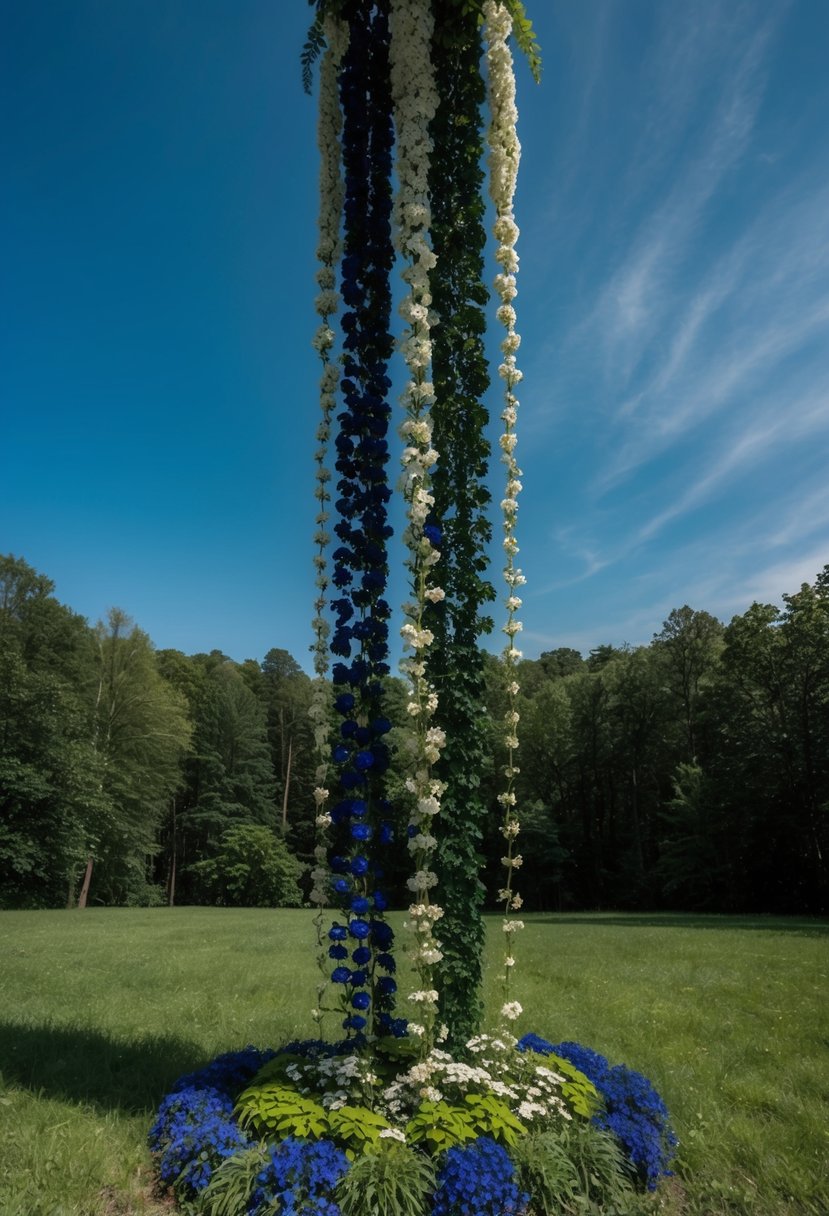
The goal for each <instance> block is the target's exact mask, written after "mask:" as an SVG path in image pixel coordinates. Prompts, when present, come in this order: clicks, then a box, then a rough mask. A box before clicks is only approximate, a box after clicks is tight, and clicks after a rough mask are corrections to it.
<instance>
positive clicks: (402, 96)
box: [389, 0, 446, 1052]
mask: <svg viewBox="0 0 829 1216" xmlns="http://www.w3.org/2000/svg"><path fill="white" fill-rule="evenodd" d="M389 27H390V32H391V41H390V64H391V89H392V100H393V104H394V121H395V127H396V132H397V154H396V168H397V175H398V182H399V187H398V192H397V197H396V200H395V206H394V226H395V245H396V248H397V250H398V252H399V253H400V254H401V255H402V256H403V258H404V259H405V260H406V263H407V264H406V268H405V269H404V270H403V272H402V277H403V279H404V280H405V282H406V283H407V284H408V287H409V293H408V295H407V296H406V298H405V299H404V300H403V303H402V304H401V305H400V314H401V316H402V317H403V319H404V322H405V326H406V327H405V330H404V333H403V336H402V338H401V340H400V344H399V345H400V349H401V350H402V352H403V357H404V358H405V360H406V365H407V367H408V371H409V377H410V379H409V382H408V383H407V385H406V389H405V392H404V393H403V395H402V397H401V402H402V404H403V407H404V409H405V411H406V418H405V421H404V422H403V423H402V425H401V427H400V435H401V438H402V439H403V442H404V444H405V447H404V450H403V455H402V464H403V476H402V490H403V495H404V498H405V501H406V504H407V511H406V514H407V520H408V526H407V528H406V531H405V533H404V542H405V544H406V546H407V549H408V558H407V562H406V565H407V567H408V570H409V573H410V576H411V588H412V595H413V599H412V601H411V602H410V603H407V604H405V605H404V606H403V611H404V613H405V615H406V617H407V620H406V622H405V624H404V625H403V627H402V629H401V631H400V633H401V636H402V638H403V644H404V648H405V649H406V650H407V651H413V652H414V654H413V655H412V656H407V657H406V658H405V659H404V661H403V664H402V670H403V671H404V672H405V674H406V675H407V676H408V679H409V701H408V714H409V718H408V721H409V725H410V730H409V734H408V738H407V741H406V745H407V747H408V750H409V753H410V759H411V764H412V775H411V776H410V777H409V778H408V780H407V782H406V788H407V790H408V792H409V793H410V794H411V796H412V803H413V811H412V815H411V835H410V839H409V851H410V853H411V854H412V859H413V862H414V867H415V873H414V874H413V876H412V877H411V878H410V879H409V880H408V887H409V890H410V891H412V892H413V894H414V896H415V901H414V903H412V905H411V906H410V908H409V915H410V917H411V921H410V922H408V927H409V928H410V929H411V930H412V931H413V933H414V945H413V948H412V950H411V957H412V962H413V964H414V967H415V970H416V972H417V976H418V980H419V983H420V988H419V990H418V991H417V992H413V993H410V995H409V999H410V1000H411V1001H413V1002H414V1003H415V1004H417V1005H419V1007H420V1011H421V1012H420V1020H419V1021H413V1022H410V1023H409V1033H410V1034H413V1035H415V1036H417V1037H419V1038H420V1039H421V1041H422V1044H423V1050H424V1051H426V1052H428V1051H429V1050H430V1049H431V1048H432V1046H433V1045H434V1041H435V1021H436V1014H437V1001H438V993H437V991H436V990H435V988H434V983H433V978H432V976H433V967H434V966H435V965H436V964H437V963H438V962H440V960H441V958H442V957H443V955H442V954H441V951H440V948H439V943H438V942H437V941H436V939H435V937H434V933H433V929H434V925H435V922H436V921H437V920H438V919H440V917H441V916H442V915H443V910H442V909H441V908H440V907H438V905H437V904H435V903H432V902H431V901H430V898H429V892H430V890H431V889H432V888H433V887H434V886H435V884H436V882H437V876H436V874H435V873H434V871H433V870H432V869H431V868H430V866H431V864H432V861H431V859H432V856H433V853H434V849H435V847H436V844H437V841H436V839H435V837H434V836H433V835H432V833H431V831H430V825H431V822H432V818H433V816H434V815H436V814H437V813H438V812H439V810H440V798H441V795H442V794H443V792H444V789H445V787H444V785H443V783H442V782H440V781H438V780H436V779H435V778H433V776H432V766H433V765H434V764H435V762H436V761H437V760H438V758H439V757H440V752H441V748H442V747H443V746H444V744H445V742H446V740H445V736H444V733H443V731H442V730H440V729H439V728H438V727H435V726H430V725H429V723H430V719H431V718H432V716H433V715H434V712H435V710H436V709H437V703H438V702H437V695H436V693H435V691H434V688H433V687H432V686H431V684H430V682H429V680H428V677H427V664H426V655H427V652H428V649H429V646H430V645H431V643H432V641H433V637H432V633H431V631H430V630H428V629H426V628H424V624H423V616H424V611H425V608H426V604H427V602H429V601H432V602H437V601H439V600H441V599H443V598H444V592H443V590H442V589H441V588H440V587H438V586H436V585H435V584H434V583H433V581H432V578H433V573H432V572H433V569H434V566H435V564H436V563H437V562H438V560H439V559H440V552H439V550H438V548H437V546H436V545H435V544H434V543H433V542H432V540H431V539H430V537H429V535H428V526H427V521H428V518H429V512H430V510H431V508H432V507H433V506H434V498H433V496H432V494H431V493H430V476H429V470H430V468H431V467H432V465H433V464H434V463H435V461H436V460H437V452H436V451H435V450H434V448H433V447H432V426H431V420H430V415H429V406H430V405H431V403H432V402H433V401H434V388H433V386H432V384H431V383H430V382H429V380H428V371H429V366H430V363H431V359H432V343H431V339H430V331H431V326H432V324H433V323H434V321H435V317H434V314H433V313H432V312H431V311H430V305H431V302H432V297H431V293H430V288H429V271H430V270H431V269H432V267H433V266H434V265H435V255H434V253H433V252H432V249H431V246H430V244H429V239H428V234H429V227H430V223H431V212H430V208H429V193H428V184H429V162H430V157H431V152H432V141H431V138H430V136H429V124H430V122H431V120H432V118H433V117H434V114H435V112H436V110H437V106H438V100H439V99H438V92H437V88H436V86H435V80H434V73H433V70H432V63H431V41H432V31H433V27H434V18H433V14H432V5H431V2H430V0H392V2H391V10H390V14H389Z"/></svg>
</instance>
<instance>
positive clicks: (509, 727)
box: [484, 0, 526, 1022]
mask: <svg viewBox="0 0 829 1216" xmlns="http://www.w3.org/2000/svg"><path fill="white" fill-rule="evenodd" d="M484 16H485V20H486V24H485V30H486V40H487V67H488V81H489V90H488V92H489V109H490V115H491V120H490V130H489V192H490V197H491V199H492V202H493V204H494V207H495V214H496V220H495V226H494V230H493V231H494V235H495V238H496V240H497V241H498V242H499V244H498V249H497V251H496V254H495V259H496V261H497V262H498V264H499V266H500V267H501V269H500V271H499V273H498V275H497V276H496V280H495V288H496V291H497V292H498V295H499V297H500V300H501V304H500V307H499V308H498V313H497V316H498V320H499V321H500V322H501V324H502V325H503V326H504V328H505V329H506V337H505V338H504V340H503V341H502V343H501V351H502V353H503V356H504V359H503V362H502V363H501V365H500V367H499V368H498V372H499V375H500V376H501V378H502V380H503V381H504V398H505V405H504V409H503V412H502V414H501V418H502V420H503V423H504V430H503V434H502V435H501V438H500V441H499V442H500V446H501V453H502V455H501V459H502V461H503V463H504V464H505V465H506V467H507V483H506V490H505V494H504V498H503V501H502V502H501V510H502V512H503V524H504V541H503V547H504V553H505V555H506V566H505V568H504V580H505V582H506V584H507V589H508V595H507V599H506V608H507V622H506V624H505V625H504V626H503V632H504V633H505V634H506V635H507V644H506V647H505V649H504V653H503V658H504V662H505V663H506V665H507V668H508V671H509V672H510V673H514V670H515V666H516V664H517V663H518V662H519V660H520V659H521V657H522V656H521V651H520V650H519V649H518V648H517V647H516V645H515V635H516V634H517V633H519V632H520V630H521V622H520V621H518V620H517V619H516V616H515V613H516V611H517V610H518V609H519V608H520V607H521V599H520V597H519V596H518V595H517V594H516V592H517V591H518V589H519V587H521V586H522V585H523V583H524V582H525V581H526V580H525V578H524V575H523V574H522V573H521V571H520V570H519V569H518V567H517V566H516V564H515V558H516V556H517V554H518V542H517V540H516V537H515V529H516V515H517V512H518V495H519V493H520V492H521V488H522V487H521V480H520V478H521V470H520V468H519V467H518V463H517V461H516V459H515V447H516V444H517V439H518V437H517V435H516V430H515V428H516V423H517V420H518V398H517V397H516V396H515V392H514V389H515V387H516V385H517V384H518V383H519V382H520V381H521V379H522V373H521V371H520V370H519V369H518V367H517V365H516V358H515V352H516V351H517V350H518V347H519V345H520V342H521V339H520V337H519V335H518V334H517V333H516V330H515V322H516V313H515V308H514V306H513V303H512V301H513V300H514V298H515V296H516V285H515V278H516V274H517V272H518V254H517V253H516V252H515V245H516V242H517V240H518V225H517V224H516V223H515V218H514V215H513V200H514V197H515V186H516V182H517V180H518V164H519V160H520V156H521V145H520V143H519V141H518V134H517V131H516V123H517V120H518V110H517V108H516V105H515V73H514V71H513V63H512V53H511V52H510V49H509V45H508V43H507V38H508V37H509V34H510V32H511V30H512V20H511V18H510V15H509V13H508V11H507V9H506V8H505V6H504V5H503V4H501V3H499V2H498V0H486V3H485V5H484ZM519 691H520V689H519V685H518V682H517V680H516V679H515V676H514V674H511V677H510V678H509V681H508V683H507V696H508V706H509V708H508V709H507V712H506V715H505V718H504V725H505V727H506V734H505V736H504V743H505V746H506V750H507V764H506V767H505V769H504V775H505V777H506V788H505V789H504V790H503V791H502V792H501V793H500V794H499V795H498V801H499V803H500V804H501V806H502V808H503V813H504V822H503V824H502V826H501V833H502V835H503V836H504V839H505V841H506V855H505V856H504V857H503V858H502V863H503V865H504V866H505V868H506V881H505V883H504V886H503V888H502V889H501V890H500V891H499V893H498V894H499V899H500V900H501V901H502V903H503V905H504V920H503V930H504V935H505V944H506V949H505V952H504V972H503V997H504V1000H503V1004H502V1007H501V1017H502V1019H503V1021H505V1022H513V1021H515V1019H516V1018H517V1017H518V1016H519V1015H520V1014H521V1005H520V1004H519V1003H518V1001H512V1000H510V995H511V993H510V977H511V975H512V968H513V966H514V964H515V948H514V939H515V934H516V932H517V931H518V930H519V929H523V927H524V925H523V921H520V920H515V919H512V918H511V917H510V913H511V912H515V911H517V910H518V909H519V908H520V907H521V896H520V895H519V894H518V892H517V891H516V890H515V889H514V887H513V875H514V873H515V871H516V869H518V867H519V866H520V865H521V860H522V859H521V854H520V853H517V852H516V851H515V842H516V839H517V837H518V832H519V828H520V825H519V821H518V816H517V814H516V810H515V807H516V802H517V799H516V795H515V788H514V784H515V778H516V776H517V775H518V772H519V770H518V766H517V765H516V762H515V752H516V751H517V749H518V734H517V728H518V720H519V715H518V710H517V707H516V706H517V697H518V693H519Z"/></svg>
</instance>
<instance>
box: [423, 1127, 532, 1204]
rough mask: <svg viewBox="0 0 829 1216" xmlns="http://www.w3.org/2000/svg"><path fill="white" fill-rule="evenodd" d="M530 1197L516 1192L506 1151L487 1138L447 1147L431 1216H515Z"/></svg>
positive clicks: (527, 1202)
mask: <svg viewBox="0 0 829 1216" xmlns="http://www.w3.org/2000/svg"><path fill="white" fill-rule="evenodd" d="M529 1201H530V1197H529V1195H527V1194H525V1193H524V1192H522V1191H520V1190H519V1189H518V1186H517V1185H516V1182H515V1166H514V1165H513V1164H512V1162H511V1161H510V1158H509V1154H508V1153H507V1151H506V1149H504V1148H502V1147H501V1145H500V1144H496V1143H495V1141H494V1140H490V1139H489V1137H488V1136H481V1137H480V1138H479V1139H478V1140H474V1141H473V1142H472V1143H471V1144H468V1145H459V1146H458V1147H457V1148H450V1149H448V1150H447V1152H446V1153H445V1155H444V1157H443V1164H442V1165H441V1168H440V1171H439V1173H438V1176H437V1187H436V1188H435V1199H434V1205H433V1207H432V1213H433V1216H518V1213H521V1212H524V1211H525V1209H526V1208H527V1205H528V1204H529Z"/></svg>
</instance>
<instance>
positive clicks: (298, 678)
mask: <svg viewBox="0 0 829 1216" xmlns="http://www.w3.org/2000/svg"><path fill="white" fill-rule="evenodd" d="M53 591H54V586H53V584H52V583H51V581H50V580H49V579H48V578H47V577H45V576H44V575H42V574H39V573H38V572H36V571H35V570H33V569H32V568H31V567H30V566H29V565H27V563H26V562H24V561H22V560H21V559H19V558H14V557H0V906H2V907H6V908H9V907H59V906H77V905H78V903H81V904H85V903H90V904H93V903H94V904H106V905H125V904H126V905H146V904H154V903H171V904H172V903H208V904H223V905H228V904H249V905H250V904H253V905H256V904H266V905H279V904H299V903H301V902H302V901H303V898H304V896H305V895H306V894H307V889H308V879H307V871H308V869H309V867H310V864H311V857H312V851H313V833H314V827H313V820H314V809H313V797H312V786H313V772H314V767H315V757H314V754H313V735H312V730H311V726H310V721H309V718H308V712H307V711H308V707H309V704H310V693H311V682H310V679H309V678H308V676H307V675H306V674H305V673H304V672H303V671H302V669H301V667H300V666H299V665H298V664H297V663H296V661H295V660H294V659H293V658H292V657H291V655H290V654H288V653H287V652H286V651H285V650H282V649H279V648H274V649H272V650H270V651H269V652H268V654H267V655H266V656H265V658H264V659H263V660H262V661H261V662H257V661H256V660H253V659H246V660H245V661H244V662H242V663H237V662H234V661H232V660H231V659H229V658H228V657H227V656H226V655H224V654H222V653H221V652H220V651H218V650H214V651H211V652H210V653H209V654H195V655H185V654H183V653H182V652H180V651H176V650H156V649H155V648H154V647H153V645H152V642H151V641H150V639H149V638H148V636H147V635H146V633H144V632H143V631H142V630H141V629H139V628H138V627H137V626H135V625H134V624H133V623H132V622H131V621H130V620H129V618H128V617H127V616H126V615H125V614H124V613H123V612H121V611H120V610H117V609H114V610H112V611H111V612H110V613H109V616H108V618H107V620H106V622H103V623H99V624H98V625H96V626H95V627H94V628H92V627H90V626H89V625H88V624H87V622H86V620H85V619H84V618H83V617H81V616H79V615H78V614H76V613H74V612H73V611H72V610H71V609H70V608H68V607H66V606H64V605H62V604H61V603H59V602H58V600H57V599H56V598H55V597H54V594H53ZM783 601H784V603H783V607H782V608H779V607H776V606H773V605H768V604H756V603H755V604H752V606H751V607H750V608H749V609H748V610H747V611H746V612H745V613H744V614H742V615H741V616H736V617H734V619H733V620H732V621H731V623H730V624H729V625H727V626H724V625H723V624H722V623H721V622H719V621H718V620H717V619H716V618H715V617H713V616H711V615H710V614H709V613H707V612H704V611H697V610H693V609H691V608H689V607H687V606H685V607H682V608H679V609H675V610H674V611H673V612H671V614H670V615H669V617H668V619H667V620H666V621H665V623H664V625H663V627H662V629H661V630H660V632H659V633H657V634H656V635H655V636H654V638H653V640H652V642H651V643H650V644H649V645H647V646H640V647H636V648H628V647H622V648H614V647H612V646H608V645H598V646H596V647H595V648H594V649H593V650H591V651H590V653H589V655H587V657H583V656H582V655H581V654H580V653H579V652H578V651H576V650H572V649H569V648H559V649H557V650H552V651H548V652H546V653H544V654H542V655H541V656H540V657H539V658H538V659H536V660H527V661H524V662H523V663H522V664H521V666H520V675H519V681H520V684H521V694H520V705H519V712H520V715H521V721H520V726H519V731H520V739H521V745H520V769H521V771H520V775H519V778H518V790H517V792H518V795H519V807H520V812H521V835H520V838H519V840H520V843H521V853H522V856H523V865H522V867H521V869H520V871H519V875H518V877H519V879H520V888H521V891H522V894H523V896H524V899H525V906H526V907H527V908H528V909H530V910H532V909H538V910H545V909H546V910H559V911H560V910H564V909H569V908H572V909H578V908H619V909H656V908H662V909H671V908H675V909H683V910H704V911H722V912H736V911H752V912H763V911H768V912H808V913H825V912H826V910H827V886H828V885H829V884H828V883H827V851H829V829H828V828H827V812H828V811H829V566H827V567H825V568H824V570H823V571H822V572H821V573H820V574H819V575H818V576H817V578H816V579H815V582H814V584H812V585H809V584H804V585H803V586H802V587H801V588H800V590H799V591H797V592H796V593H794V594H792V595H787V596H784V597H783ZM485 668H486V679H487V690H488V691H487V709H488V712H487V723H486V727H487V729H488V730H489V731H490V736H491V741H490V746H489V747H488V749H487V761H486V764H485V767H484V772H483V773H482V775H481V776H482V789H483V791H484V797H485V798H487V800H488V802H489V803H490V805H491V808H492V813H491V815H490V817H489V824H490V827H489V829H488V831H487V833H486V834H485V838H484V840H483V842H482V857H481V863H482V866H483V867H484V868H485V869H486V871H487V874H488V883H487V885H488V889H489V890H490V892H493V893H494V892H495V891H496V890H497V887H498V884H499V873H500V868H499V858H500V855H501V852H502V851H503V850H502V848H501V844H502V841H501V839H500V836H499V834H498V824H499V822H500V818H499V814H498V811H497V803H496V797H497V794H498V792H499V790H500V784H499V781H498V770H499V768H500V766H501V765H502V763H503V757H501V756H500V755H499V750H498V749H499V747H500V736H501V734H502V733H503V731H502V728H501V726H500V723H501V722H502V720H503V713H504V709H505V701H504V693H503V691H502V687H503V679H502V674H501V670H500V664H499V662H498V660H496V659H495V658H494V657H491V656H489V655H486V656H485ZM388 681H389V689H388V692H389V696H388V697H387V704H388V712H389V716H390V717H391V718H392V720H393V721H396V722H399V723H402V721H403V717H404V715H405V701H406V695H405V690H404V687H403V685H402V683H401V682H400V681H398V680H396V679H395V678H394V677H388ZM396 734H397V728H396V729H395V730H393V731H392V732H391V735H390V742H391V747H392V754H393V768H392V781H391V786H392V792H394V790H395V788H397V790H398V791H399V794H400V798H399V802H400V803H401V804H402V802H403V801H404V798H405V795H404V781H405V771H404V761H403V758H402V756H401V755H400V749H396V748H395V737H396ZM398 837H399V838H400V839H399V840H398V842H397V845H396V848H393V849H392V852H391V855H390V860H389V865H388V880H387V885H388V886H389V889H390V890H392V891H395V890H396V893H397V896H398V899H399V902H400V904H401V905H404V904H405V902H406V893H405V879H406V876H407V868H408V862H407V854H406V850H405V829H401V830H400V831H399V832H398Z"/></svg>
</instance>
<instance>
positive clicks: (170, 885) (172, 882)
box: [167, 799, 176, 908]
mask: <svg viewBox="0 0 829 1216" xmlns="http://www.w3.org/2000/svg"><path fill="white" fill-rule="evenodd" d="M175 902H176V802H175V799H173V822H172V832H171V839H170V871H169V873H168V875H167V907H168V908H172V907H173V906H174V904H175Z"/></svg>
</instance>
